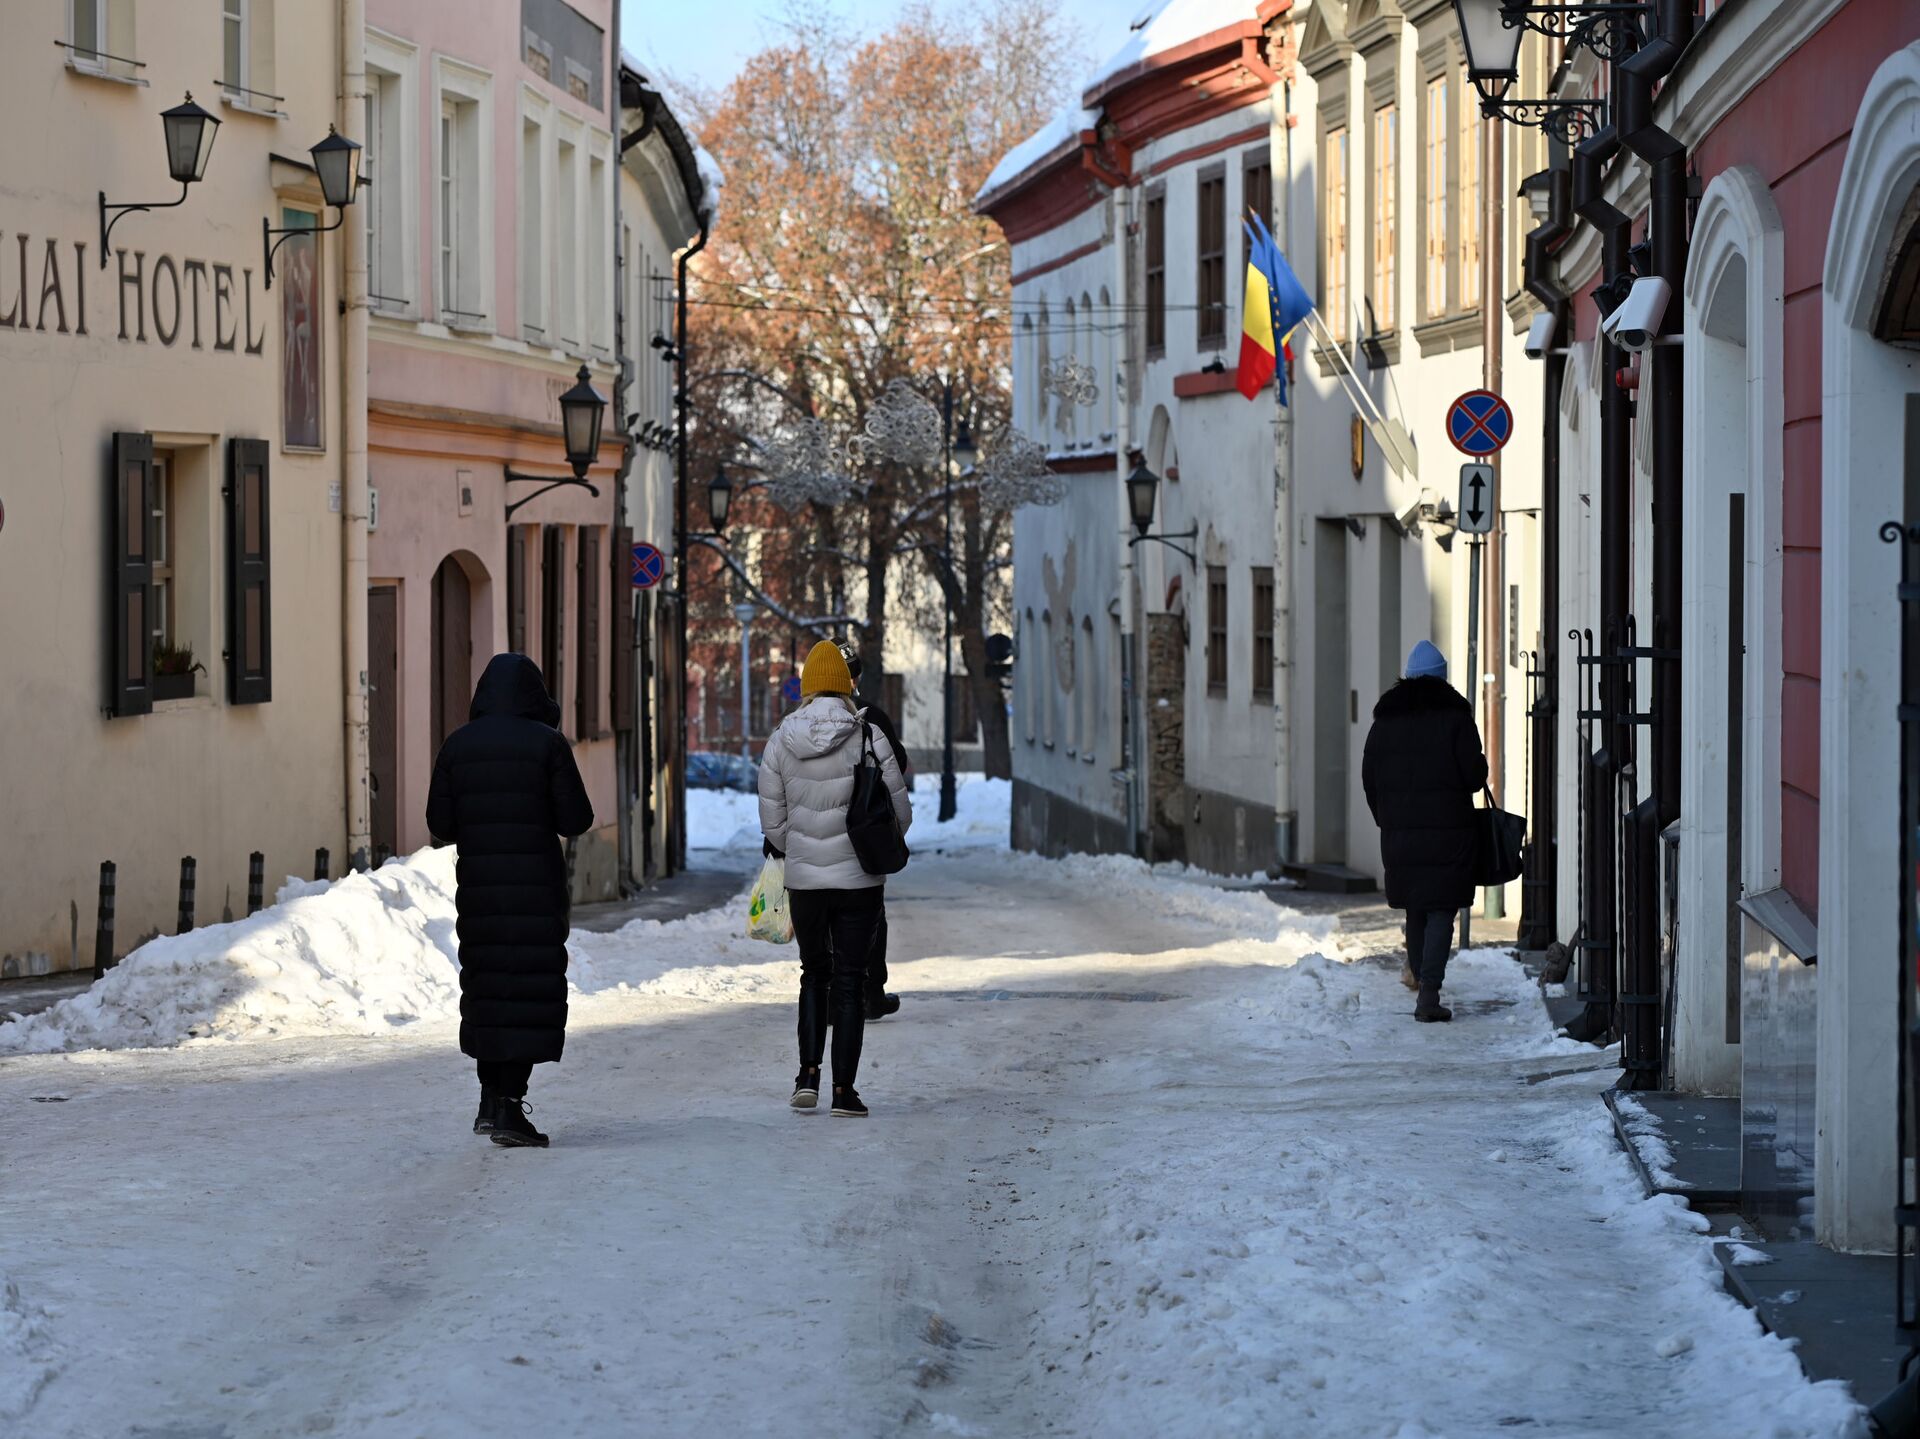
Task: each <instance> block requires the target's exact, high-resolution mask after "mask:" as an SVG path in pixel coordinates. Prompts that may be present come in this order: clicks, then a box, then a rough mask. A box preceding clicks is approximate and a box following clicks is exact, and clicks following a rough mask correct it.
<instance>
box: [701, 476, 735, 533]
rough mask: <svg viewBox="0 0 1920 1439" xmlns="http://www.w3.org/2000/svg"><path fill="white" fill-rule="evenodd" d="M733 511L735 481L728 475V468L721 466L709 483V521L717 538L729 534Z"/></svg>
mask: <svg viewBox="0 0 1920 1439" xmlns="http://www.w3.org/2000/svg"><path fill="white" fill-rule="evenodd" d="M732 510H733V480H732V479H731V478H730V477H729V476H728V474H727V467H726V466H725V465H721V466H720V467H719V468H718V469H716V470H715V471H714V472H713V478H712V479H711V480H708V481H707V519H708V520H709V521H710V522H711V523H712V525H713V533H714V535H715V537H716V538H717V537H719V536H721V535H724V534H725V533H726V532H727V516H728V515H729V514H730V513H731V512H732Z"/></svg>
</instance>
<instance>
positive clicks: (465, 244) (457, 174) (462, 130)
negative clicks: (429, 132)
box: [432, 58, 493, 330]
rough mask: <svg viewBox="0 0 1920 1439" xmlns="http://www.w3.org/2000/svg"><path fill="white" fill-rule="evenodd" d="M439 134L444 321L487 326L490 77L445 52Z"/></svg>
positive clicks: (436, 217) (436, 221) (437, 221)
mask: <svg viewBox="0 0 1920 1439" xmlns="http://www.w3.org/2000/svg"><path fill="white" fill-rule="evenodd" d="M438 92H439V94H438V105H437V107H436V111H435V113H434V124H435V130H434V141H433V165H434V175H433V189H432V193H433V244H434V250H433V262H434V292H435V296H436V299H437V303H438V310H439V318H440V320H441V322H442V323H443V324H446V325H447V326H449V327H451V328H454V329H463V330H480V329H486V328H488V327H489V325H490V322H491V319H492V316H491V314H490V310H491V308H492V301H493V286H492V278H491V275H490V268H491V261H492V244H491V240H490V233H491V232H490V229H489V227H488V226H487V225H485V224H484V223H483V222H482V217H483V216H486V215H488V214H489V213H490V211H491V203H490V183H489V179H488V176H489V173H490V168H489V167H490V166H491V163H492V155H491V153H490V151H491V145H490V143H489V139H488V127H487V118H486V110H487V104H488V96H489V93H490V92H489V77H487V76H486V75H485V73H484V72H481V71H477V70H473V69H471V68H470V67H468V66H465V65H457V64H455V63H454V62H451V61H448V60H446V59H444V58H443V59H442V60H441V61H440V73H439V85H438Z"/></svg>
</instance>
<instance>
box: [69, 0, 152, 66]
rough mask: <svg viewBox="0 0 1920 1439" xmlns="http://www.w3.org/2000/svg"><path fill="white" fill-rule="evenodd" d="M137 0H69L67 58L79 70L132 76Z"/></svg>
mask: <svg viewBox="0 0 1920 1439" xmlns="http://www.w3.org/2000/svg"><path fill="white" fill-rule="evenodd" d="M133 4H134V0H67V40H68V49H67V60H68V63H69V64H71V65H72V66H73V67H74V68H75V69H77V70H84V71H86V72H88V73H89V74H95V75H111V76H114V77H116V78H118V79H122V80H133V79H136V78H137V77H138V76H139V73H140V72H139V70H138V69H137V68H136V67H135V66H134V65H133V64H132V63H130V62H131V61H132V60H133V59H134V58H135V57H134V38H133Z"/></svg>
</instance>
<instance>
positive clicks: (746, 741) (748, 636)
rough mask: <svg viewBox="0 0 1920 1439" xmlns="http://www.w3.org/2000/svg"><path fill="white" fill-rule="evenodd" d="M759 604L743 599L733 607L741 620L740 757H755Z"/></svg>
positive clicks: (736, 615) (735, 616) (736, 617)
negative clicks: (755, 633)
mask: <svg viewBox="0 0 1920 1439" xmlns="http://www.w3.org/2000/svg"><path fill="white" fill-rule="evenodd" d="M759 608H760V607H759V606H758V605H756V604H753V603H752V602H751V601H748V600H742V601H741V602H740V603H739V604H737V605H735V606H734V607H733V617H734V618H735V619H736V620H738V621H740V757H741V758H742V759H752V758H753V724H752V721H751V720H750V718H749V715H750V714H751V712H752V701H753V617H754V615H755V614H757V613H758V612H759Z"/></svg>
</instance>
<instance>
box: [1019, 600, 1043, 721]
mask: <svg viewBox="0 0 1920 1439" xmlns="http://www.w3.org/2000/svg"><path fill="white" fill-rule="evenodd" d="M1039 664H1040V651H1039V650H1038V648H1036V647H1035V645H1034V642H1033V611H1032V610H1028V611H1027V612H1026V613H1025V614H1024V615H1022V616H1021V617H1020V653H1019V654H1018V655H1017V656H1016V657H1015V662H1014V668H1013V675H1014V683H1015V684H1016V685H1017V686H1018V687H1019V690H1020V725H1021V728H1022V729H1023V730H1024V731H1025V732H1026V736H1027V743H1028V744H1032V743H1033V741H1034V736H1035V734H1036V732H1037V728H1038V727H1037V725H1036V724H1035V722H1034V714H1035V711H1036V710H1037V708H1038V703H1039V701H1038V698H1037V695H1038V691H1037V690H1036V689H1035V686H1036V685H1037V684H1038V683H1039Z"/></svg>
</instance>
